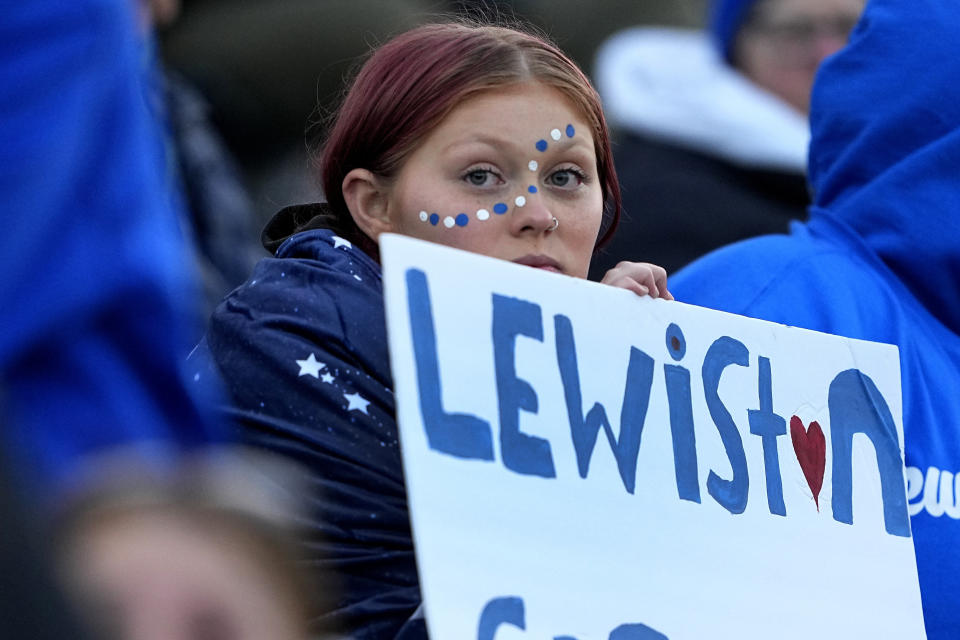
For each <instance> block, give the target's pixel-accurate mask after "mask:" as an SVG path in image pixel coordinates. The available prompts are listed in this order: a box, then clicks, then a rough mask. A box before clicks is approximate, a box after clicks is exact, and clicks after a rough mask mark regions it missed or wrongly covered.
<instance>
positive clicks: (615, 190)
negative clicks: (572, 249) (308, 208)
mask: <svg viewBox="0 0 960 640" xmlns="http://www.w3.org/2000/svg"><path fill="white" fill-rule="evenodd" d="M530 81H535V82H540V83H542V84H544V85H547V86H550V87H553V88H555V89H557V90H558V91H560V92H561V93H562V94H563V95H564V96H565V97H566V98H567V99H568V100H570V102H571V103H572V104H573V105H574V107H575V108H576V109H577V110H578V111H579V112H580V113H581V114H582V115H583V117H584V119H585V120H586V121H587V123H588V124H589V125H590V127H591V129H592V134H593V141H594V148H595V151H596V155H597V170H598V175H599V178H600V183H601V184H602V185H603V202H604V223H603V224H602V225H601V229H600V234H599V237H598V240H597V246H600V245H602V244H604V243H605V242H606V241H607V240H608V239H609V237H610V236H611V235H612V234H613V231H614V228H615V227H616V222H617V220H618V219H619V217H620V207H621V203H620V187H619V184H618V182H617V175H616V171H615V170H614V167H613V157H612V153H611V149H610V134H609V131H608V129H607V123H606V120H605V119H604V116H603V108H602V106H601V104H600V97H599V96H598V95H597V92H596V91H595V90H594V88H593V86H592V85H591V84H590V81H589V80H588V79H587V77H586V76H585V75H584V74H583V72H582V71H581V70H580V69H579V67H577V65H576V64H575V63H574V62H573V61H572V60H570V58H568V57H567V56H566V55H564V54H563V52H561V51H560V50H559V49H558V48H557V47H556V46H554V45H553V44H551V43H549V42H547V41H546V40H544V39H543V38H541V37H538V36H536V35H533V34H531V33H526V32H523V31H519V30H516V29H512V28H506V27H498V26H491V25H480V24H462V23H455V22H451V23H440V24H428V25H424V26H421V27H418V28H415V29H413V30H411V31H408V32H406V33H403V34H401V35H399V36H397V37H395V38H393V39H392V40H389V41H388V42H386V43H385V44H383V45H382V46H381V47H379V48H378V49H376V50H375V51H373V53H372V55H371V56H370V58H369V59H368V60H367V61H366V63H365V64H364V65H363V67H362V68H361V69H360V72H359V73H358V74H357V76H356V79H355V80H354V81H353V85H352V86H351V88H350V90H349V92H348V93H347V95H346V98H345V99H344V101H343V104H342V105H341V107H340V109H339V111H338V113H337V114H336V116H335V118H334V120H333V123H332V125H331V127H330V129H329V134H328V137H327V141H326V144H325V145H324V147H323V150H322V153H321V157H320V167H321V173H322V183H323V189H324V193H325V194H326V196H327V201H328V202H329V203H330V206H331V208H332V209H333V211H334V212H335V213H336V214H337V215H338V216H339V218H340V220H341V222H342V223H343V224H345V225H347V226H349V227H350V228H355V225H354V223H353V219H352V217H351V216H350V213H349V211H348V210H347V205H346V202H345V201H344V199H343V192H342V185H343V179H344V177H345V176H346V175H347V173H349V172H350V171H351V170H353V169H357V168H363V169H367V170H369V171H372V172H373V173H375V174H377V175H380V176H382V177H385V178H387V179H389V178H391V177H393V176H394V175H396V173H397V172H398V171H399V169H400V167H401V166H402V165H403V162H404V161H405V160H406V158H407V157H408V156H409V155H410V153H411V152H413V150H414V149H416V147H417V145H418V144H419V143H420V141H422V140H423V139H425V138H426V136H427V134H428V133H429V132H430V131H431V130H432V129H433V128H434V127H436V126H437V125H438V124H439V123H440V121H441V120H443V118H444V117H445V116H446V115H447V114H448V113H450V111H452V110H453V109H454V108H455V107H456V106H457V105H459V104H460V103H461V102H463V100H465V99H466V98H468V97H470V96H472V95H473V94H476V93H479V92H482V91H485V90H488V89H492V88H494V87H502V86H504V85H511V84H518V83H523V82H530Z"/></svg>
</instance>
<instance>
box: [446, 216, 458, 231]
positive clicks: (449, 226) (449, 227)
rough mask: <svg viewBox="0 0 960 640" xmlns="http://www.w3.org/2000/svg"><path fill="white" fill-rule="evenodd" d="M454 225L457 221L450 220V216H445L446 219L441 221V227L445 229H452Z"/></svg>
mask: <svg viewBox="0 0 960 640" xmlns="http://www.w3.org/2000/svg"><path fill="white" fill-rule="evenodd" d="M455 224H457V221H456V220H454V219H453V218H451V217H450V216H447V217H446V218H444V219H443V226H445V227H446V228H447V229H452V228H453V225H455Z"/></svg>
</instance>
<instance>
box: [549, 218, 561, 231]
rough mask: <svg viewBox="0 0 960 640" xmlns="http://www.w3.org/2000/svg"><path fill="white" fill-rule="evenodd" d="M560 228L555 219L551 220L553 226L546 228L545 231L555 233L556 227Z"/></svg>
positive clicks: (558, 222)
mask: <svg viewBox="0 0 960 640" xmlns="http://www.w3.org/2000/svg"><path fill="white" fill-rule="evenodd" d="M559 226H560V221H559V220H557V219H556V218H554V219H553V224H552V225H550V226H549V227H547V231H556V230H557V227H559Z"/></svg>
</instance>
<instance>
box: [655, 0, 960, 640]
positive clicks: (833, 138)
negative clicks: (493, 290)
mask: <svg viewBox="0 0 960 640" xmlns="http://www.w3.org/2000/svg"><path fill="white" fill-rule="evenodd" d="M957 9H958V6H957V3H956V0H918V1H916V2H909V3H905V2H902V1H900V0H870V3H869V4H868V5H867V8H866V11H865V13H864V17H863V19H862V20H861V21H860V23H859V24H858V26H857V28H856V29H855V30H854V32H853V35H852V37H851V41H850V44H849V45H848V46H847V47H845V48H844V49H843V50H841V51H840V52H839V53H837V54H836V55H835V56H833V57H831V58H830V59H829V60H827V61H826V62H825V63H824V65H823V68H822V70H821V71H820V73H819V74H818V75H817V80H816V83H815V84H814V88H813V99H812V107H811V112H810V125H811V131H812V139H811V143H810V163H809V166H810V183H811V185H812V187H813V193H814V199H813V205H812V206H811V207H810V217H809V221H807V222H806V223H800V222H795V223H793V224H792V225H791V228H790V233H789V234H771V235H768V236H764V237H762V238H751V239H749V240H744V241H742V242H738V243H736V244H733V245H731V246H728V247H724V248H722V249H719V250H717V251H715V252H713V253H711V254H710V255H708V256H705V257H704V258H701V259H700V260H697V261H696V262H694V263H693V264H691V265H689V266H688V267H687V268H686V269H684V270H682V271H681V272H680V273H679V274H677V275H676V277H675V278H673V280H672V288H673V290H674V292H675V293H676V296H677V299H678V300H681V301H683V302H688V303H691V304H699V305H703V306H706V307H710V308H714V309H720V310H722V311H728V312H731V313H737V314H743V315H747V316H751V317H754V318H762V319H764V320H770V321H773V322H780V323H784V324H789V325H792V326H797V327H803V328H805V329H813V330H815V331H824V332H827V333H833V334H837V335H841V336H845V337H848V338H856V339H860V340H872V341H875V342H884V343H888V344H893V345H896V346H897V347H898V348H899V353H900V379H901V387H902V392H903V403H902V413H903V435H904V461H905V463H906V471H905V475H906V498H907V503H908V504H907V509H908V512H909V514H910V516H911V518H910V521H911V529H912V534H913V543H914V547H915V550H916V555H917V572H918V575H919V579H920V594H921V598H922V603H923V613H924V621H925V624H926V631H927V637H928V638H929V639H930V640H948V639H950V640H953V639H955V638H960V609H958V607H957V602H958V601H960V544H958V542H960V395H958V393H957V391H958V389H960V180H958V175H960V174H958V171H960V83H958V82H957V78H958V77H960V57H958V56H957V55H956V51H955V49H956V42H957V34H958V33H960V11H958V10H957ZM731 274H736V275H733V276H731ZM774 384H776V383H774Z"/></svg>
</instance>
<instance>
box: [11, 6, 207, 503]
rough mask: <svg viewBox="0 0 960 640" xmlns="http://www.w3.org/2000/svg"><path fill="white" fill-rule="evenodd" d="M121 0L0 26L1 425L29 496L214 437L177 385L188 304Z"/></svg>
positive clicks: (180, 247) (173, 213)
mask: <svg viewBox="0 0 960 640" xmlns="http://www.w3.org/2000/svg"><path fill="white" fill-rule="evenodd" d="M135 10H136V4H135V3H134V2H133V1H132V0H81V1H78V2H70V3H62V2H56V1H50V0H43V1H39V0H38V1H35V2H24V3H14V4H13V5H10V6H9V7H6V11H5V12H4V19H3V20H2V21H0V86H2V87H3V91H2V92H0V114H3V115H2V117H0V196H2V201H3V204H4V225H5V234H4V240H3V251H0V273H2V275H0V305H2V307H3V321H2V330H0V425H2V427H3V428H2V431H0V434H2V437H3V438H5V446H6V447H7V451H8V454H9V460H10V462H11V464H13V465H15V466H16V467H17V469H16V472H17V473H22V474H23V476H24V483H25V484H26V485H27V489H26V491H28V492H29V493H30V494H31V496H30V498H29V499H28V501H29V502H30V503H31V504H34V503H35V501H36V502H41V501H44V499H45V498H50V499H54V496H57V499H59V497H60V496H61V495H63V494H65V493H69V492H72V491H74V490H77V489H80V488H81V487H82V485H83V480H84V478H85V476H86V475H87V474H88V473H89V472H95V470H94V468H93V467H95V466H96V465H94V464H92V463H91V461H92V460H94V459H96V458H97V457H99V456H100V455H101V454H105V453H106V452H108V451H110V452H113V451H117V450H121V449H122V450H124V451H126V452H128V453H131V455H135V456H136V457H137V459H138V460H140V461H141V463H142V464H143V465H145V466H156V467H158V468H165V467H169V466H170V465H172V464H174V463H175V462H176V460H177V459H178V457H179V455H180V454H181V453H182V452H183V451H184V450H187V449H194V448H198V447H203V446H206V445H207V444H209V443H210V442H211V441H215V440H219V439H220V436H219V430H218V429H217V428H216V426H215V425H213V424H212V423H211V422H210V421H208V420H206V418H205V416H204V415H203V413H202V411H201V410H200V408H199V407H198V406H197V403H196V401H195V398H194V396H193V394H192V391H193V390H194V389H196V386H195V385H193V386H191V387H190V388H189V389H188V387H187V383H186V380H185V379H184V377H183V373H184V372H183V366H184V365H183V361H184V359H185V358H186V355H187V352H188V351H189V347H190V339H191V334H192V333H193V330H194V328H193V327H192V326H191V321H192V320H194V319H195V318H196V310H197V309H198V308H199V302H200V298H199V291H198V288H197V286H196V282H195V280H194V278H193V275H194V273H193V271H192V270H191V268H190V265H191V253H190V247H189V245H188V242H187V239H186V238H185V237H184V234H183V230H182V227H181V220H182V218H181V211H180V208H179V199H178V198H177V194H176V191H175V190H174V188H173V187H172V184H171V183H172V181H171V179H170V178H171V176H170V174H169V172H168V170H167V166H166V156H165V150H164V147H163V137H162V133H161V130H160V123H159V121H158V119H157V117H156V114H155V113H153V112H151V110H150V108H149V104H148V101H147V87H148V86H149V83H150V77H149V73H150V69H149V67H148V66H147V65H145V64H144V60H145V54H146V47H147V43H146V42H145V41H144V40H143V37H142V34H140V33H139V32H138V30H137V28H136V17H135Z"/></svg>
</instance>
